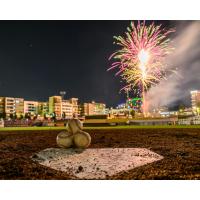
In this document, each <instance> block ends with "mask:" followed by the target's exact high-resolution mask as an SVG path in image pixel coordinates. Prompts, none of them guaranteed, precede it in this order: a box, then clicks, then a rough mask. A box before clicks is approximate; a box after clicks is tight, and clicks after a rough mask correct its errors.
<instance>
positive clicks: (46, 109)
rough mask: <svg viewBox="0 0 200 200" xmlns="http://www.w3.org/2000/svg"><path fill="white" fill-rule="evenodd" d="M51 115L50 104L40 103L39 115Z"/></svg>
mask: <svg viewBox="0 0 200 200" xmlns="http://www.w3.org/2000/svg"><path fill="white" fill-rule="evenodd" d="M48 113H49V103H48V102H38V115H40V116H42V117H44V116H46V115H48Z"/></svg>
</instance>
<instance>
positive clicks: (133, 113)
mask: <svg viewBox="0 0 200 200" xmlns="http://www.w3.org/2000/svg"><path fill="white" fill-rule="evenodd" d="M130 114H131V116H132V117H133V118H134V117H135V110H131V113H130Z"/></svg>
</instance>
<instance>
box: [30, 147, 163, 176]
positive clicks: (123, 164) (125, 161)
mask: <svg viewBox="0 0 200 200" xmlns="http://www.w3.org/2000/svg"><path fill="white" fill-rule="evenodd" d="M162 158H163V157H162V156H160V155H158V154H156V153H154V152H152V151H150V150H148V149H145V148H97V149H93V148H89V149H85V150H80V149H60V148H48V149H45V150H43V151H40V152H39V153H37V154H35V155H34V156H32V159H33V160H35V161H38V162H39V163H40V164H41V165H44V166H47V167H50V168H53V169H55V170H59V171H63V172H67V173H68V174H70V175H72V176H73V177H75V178H78V179H105V178H106V176H112V175H115V174H117V173H119V172H122V171H127V170H131V169H133V168H135V167H139V166H142V165H145V164H148V163H152V162H155V161H158V160H161V159H162Z"/></svg>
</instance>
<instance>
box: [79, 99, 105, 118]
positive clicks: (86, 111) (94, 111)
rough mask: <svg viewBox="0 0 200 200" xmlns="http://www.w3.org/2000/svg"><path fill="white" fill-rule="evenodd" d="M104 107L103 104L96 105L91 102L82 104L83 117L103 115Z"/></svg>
mask: <svg viewBox="0 0 200 200" xmlns="http://www.w3.org/2000/svg"><path fill="white" fill-rule="evenodd" d="M105 114H106V105H105V104H104V103H96V102H94V101H92V102H91V103H84V104H83V115H84V116H88V115H105Z"/></svg>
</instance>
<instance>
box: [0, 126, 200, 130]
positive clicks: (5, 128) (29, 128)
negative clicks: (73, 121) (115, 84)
mask: <svg viewBox="0 0 200 200" xmlns="http://www.w3.org/2000/svg"><path fill="white" fill-rule="evenodd" d="M166 128H167V129H168V128H170V129H173V128H175V129H179V128H180V129H181V128H197V129H199V128H200V125H140V126H139V125H130V126H128V125H127V126H107V127H84V129H85V130H87V129H90V130H91V129H166ZM65 129H66V128H65V127H4V128H0V131H29V130H30V131H36V130H38V131H42V130H45V131H48V130H49V131H51V130H65Z"/></svg>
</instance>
